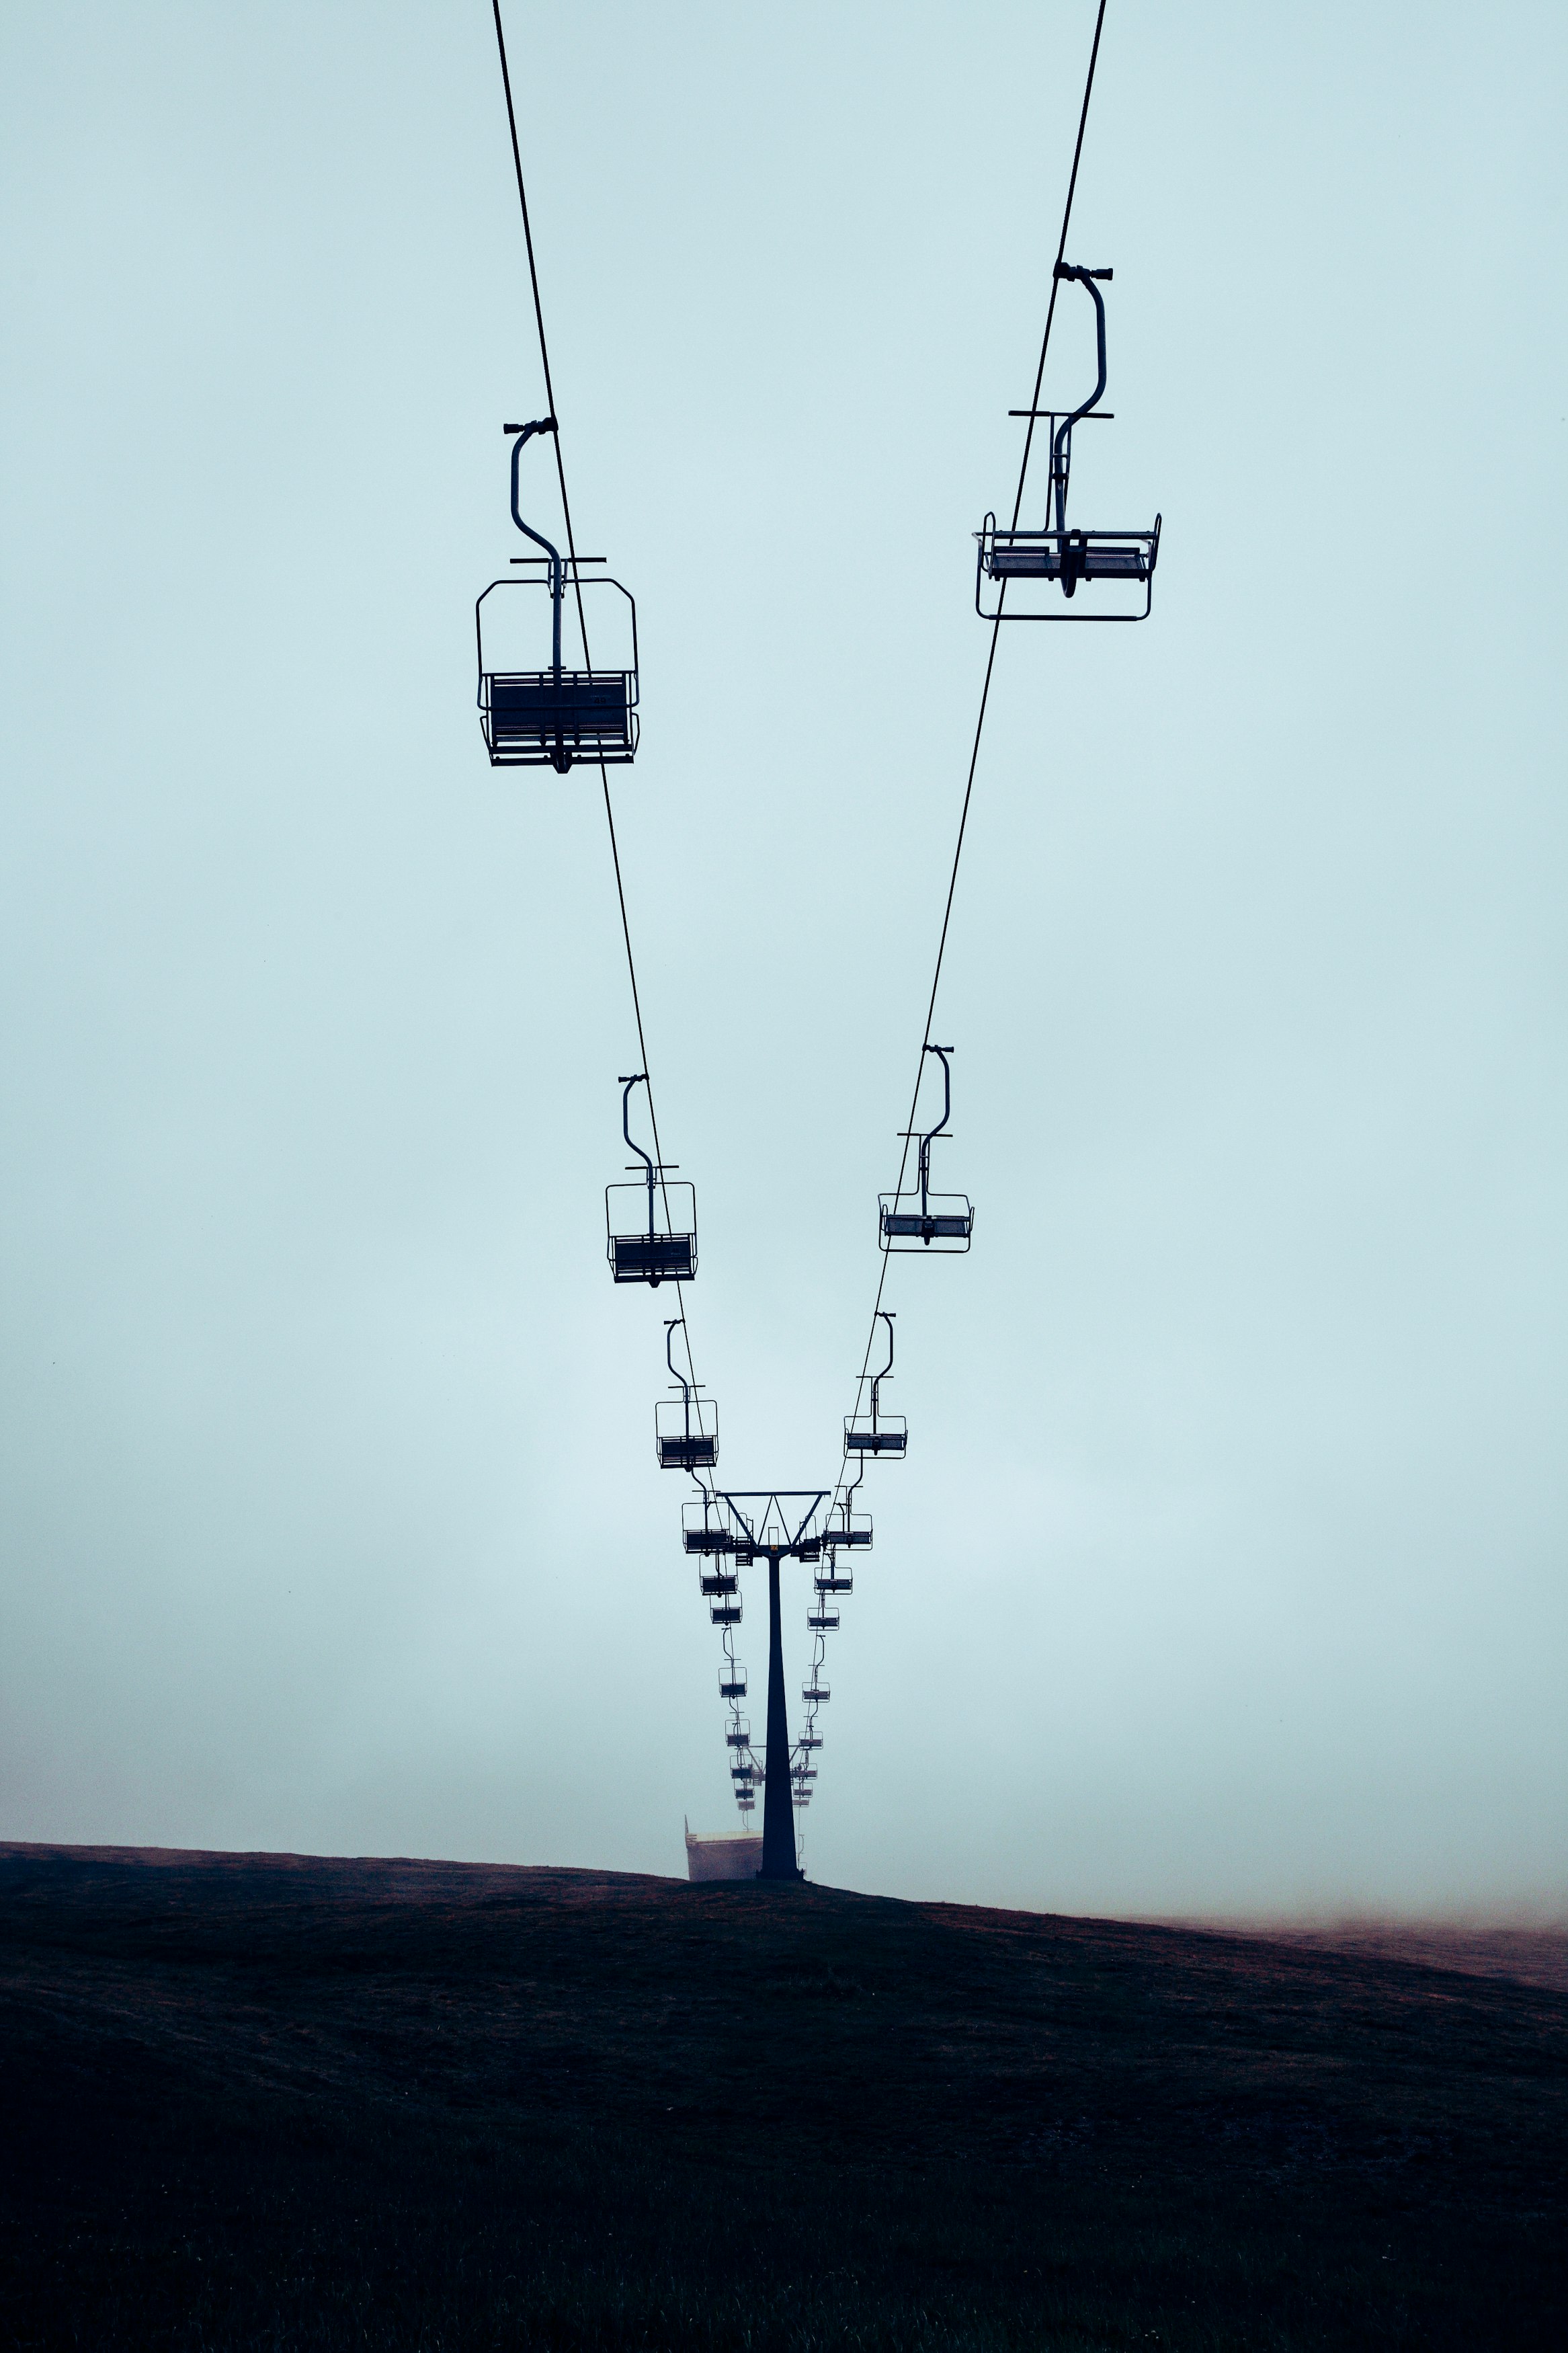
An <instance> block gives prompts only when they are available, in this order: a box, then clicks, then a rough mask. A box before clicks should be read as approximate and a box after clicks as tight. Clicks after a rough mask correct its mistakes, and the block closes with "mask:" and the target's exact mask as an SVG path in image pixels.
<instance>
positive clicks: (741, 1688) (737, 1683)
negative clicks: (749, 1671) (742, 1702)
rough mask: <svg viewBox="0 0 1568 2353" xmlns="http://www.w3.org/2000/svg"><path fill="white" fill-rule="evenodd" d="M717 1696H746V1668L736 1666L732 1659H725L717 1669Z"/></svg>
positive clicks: (726, 1697)
mask: <svg viewBox="0 0 1568 2353" xmlns="http://www.w3.org/2000/svg"><path fill="white" fill-rule="evenodd" d="M719 1696H720V1698H721V1699H744V1698H745V1696H746V1670H745V1668H744V1667H738V1666H737V1665H736V1664H735V1662H734V1660H733V1659H729V1660H727V1661H726V1662H725V1663H724V1665H723V1666H721V1668H720V1670H719Z"/></svg>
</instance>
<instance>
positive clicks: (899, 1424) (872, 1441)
mask: <svg viewBox="0 0 1568 2353" xmlns="http://www.w3.org/2000/svg"><path fill="white" fill-rule="evenodd" d="M877 1313H878V1314H879V1316H880V1317H881V1319H882V1321H883V1323H884V1324H886V1325H887V1327H888V1361H887V1363H886V1364H885V1365H884V1366H883V1367H882V1369H881V1371H880V1372H879V1373H875V1374H873V1375H872V1377H871V1410H870V1412H869V1414H859V1413H847V1414H846V1415H845V1417H844V1453H845V1457H846V1460H847V1459H848V1458H849V1457H850V1456H852V1455H853V1456H855V1457H856V1458H857V1459H858V1461H862V1462H864V1461H873V1462H879V1461H882V1460H883V1459H884V1458H885V1457H888V1456H891V1458H892V1460H893V1461H895V1462H898V1461H902V1460H903V1454H904V1448H905V1446H906V1445H907V1443H908V1436H909V1434H908V1432H907V1430H905V1427H904V1418H903V1416H902V1414H887V1413H884V1412H883V1411H882V1409H881V1395H882V1383H883V1382H884V1381H885V1380H886V1379H887V1378H888V1377H889V1374H890V1373H891V1371H892V1369H893V1318H892V1314H891V1313H890V1311H889V1309H887V1308H886V1307H879V1308H878V1310H877ZM867 1354H868V1355H869V1354H870V1351H869V1350H868V1351H867ZM862 1378H864V1376H863V1375H862Z"/></svg>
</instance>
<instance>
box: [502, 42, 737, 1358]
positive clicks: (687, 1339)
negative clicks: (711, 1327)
mask: <svg viewBox="0 0 1568 2353" xmlns="http://www.w3.org/2000/svg"><path fill="white" fill-rule="evenodd" d="M490 10H491V14H492V15H493V16H494V18H495V27H496V47H497V49H498V50H499V51H500V78H501V88H502V90H504V91H505V93H506V121H507V129H508V131H509V132H510V134H511V161H512V169H513V171H514V172H515V173H516V174H517V201H518V206H519V209H520V210H521V214H522V241H523V244H524V246H525V247H526V248H527V250H528V282H529V286H530V289H531V292H532V295H533V322H534V325H535V327H536V328H537V329H538V332H539V358H540V364H541V366H542V369H543V372H544V398H545V403H546V406H547V407H548V410H549V413H550V415H551V416H552V417H555V415H556V407H555V386H554V383H553V381H552V377H551V373H550V345H549V342H548V340H547V339H546V336H545V332H544V306H543V304H542V302H541V301H540V298H539V267H538V264H537V262H536V261H535V259H534V253H533V229H532V227H531V223H530V221H529V217H528V190H527V188H526V186H525V185H524V184H523V176H522V150H521V146H520V145H519V143H518V136H517V109H516V107H515V105H514V104H513V102H512V94H511V71H510V67H509V66H508V64H507V55H506V31H505V28H504V26H502V24H501V14H500V0H490ZM550 438H551V440H552V442H553V443H554V445H555V476H556V480H557V481H558V482H559V484H560V486H561V513H562V517H563V521H564V522H565V525H566V551H567V554H569V556H570V557H571V559H572V585H573V591H574V596H575V598H576V604H577V627H578V629H579V631H580V632H581V635H582V639H583V659H584V662H590V656H589V652H588V625H587V622H586V619H585V618H584V612H583V580H582V574H581V572H580V570H579V568H578V564H577V540H576V534H575V533H574V531H573V528H572V502H571V501H570V500H569V499H568V497H567V495H566V463H565V459H563V456H562V454H561V432H560V427H559V425H558V426H557V427H556V430H555V431H554V432H553V433H552V435H551V436H550ZM590 666H591V662H590ZM599 786H600V789H601V791H602V792H603V794H604V797H605V827H606V828H607V830H608V832H609V837H610V860H611V863H612V864H613V866H614V868H615V872H616V904H617V905H618V906H619V908H620V911H621V937H622V938H623V939H624V941H625V942H626V974H627V976H628V978H629V979H630V981H631V987H632V1012H633V1015H634V1017H635V1018H636V1021H637V1053H638V1055H639V1057H640V1059H641V1061H642V1067H643V1071H644V1072H645V1074H647V1076H646V1083H647V1113H648V1124H649V1125H650V1127H651V1128H652V1130H653V1156H654V1159H655V1161H656V1162H659V1163H662V1161H663V1159H664V1153H663V1150H662V1147H661V1146H660V1144H659V1140H658V1112H657V1110H656V1109H655V1106H654V1095H653V1078H652V1075H651V1073H650V1072H649V1071H648V1058H647V1038H646V1037H645V1035H644V1033H643V1018H642V994H641V991H640V990H639V989H638V987H637V957H636V956H635V955H634V954H633V952H632V927H631V923H630V921H629V919H628V917H627V914H626V884H625V881H623V879H622V875H621V851H620V844H619V843H618V841H617V840H616V817H615V810H614V808H613V807H612V806H611V803H610V780H609V777H608V776H606V774H605V763H604V761H603V760H601V761H600V762H599ZM660 1188H661V1190H662V1189H663V1179H662V1177H661V1179H660ZM665 1216H666V1218H667V1219H668V1216H669V1198H668V1193H666V1195H665ZM675 1290H676V1296H677V1298H678V1299H679V1301H680V1303H681V1315H682V1324H681V1339H682V1344H683V1345H684V1346H685V1349H686V1364H687V1370H688V1372H689V1376H690V1378H691V1381H692V1384H693V1386H695V1384H696V1380H697V1370H696V1366H694V1365H693V1363H692V1359H691V1335H690V1333H689V1329H688V1327H687V1326H686V1324H685V1321H684V1318H685V1312H686V1305H685V1293H684V1290H683V1287H682V1285H681V1284H680V1283H679V1282H678V1283H677V1284H676V1286H675Z"/></svg>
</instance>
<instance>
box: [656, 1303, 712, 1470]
mask: <svg viewBox="0 0 1568 2353" xmlns="http://www.w3.org/2000/svg"><path fill="white" fill-rule="evenodd" d="M685 1328H686V1318H685V1317H684V1316H683V1315H672V1316H670V1317H669V1318H668V1320H667V1321H666V1324H665V1327H664V1361H665V1363H666V1364H667V1365H668V1366H669V1369H670V1372H671V1374H672V1375H673V1377H674V1383H675V1387H676V1388H678V1389H679V1391H680V1403H679V1405H675V1404H660V1405H657V1406H655V1408H654V1428H655V1435H656V1437H657V1439H658V1467H659V1469H660V1470H661V1471H706V1470H711V1468H712V1466H713V1464H714V1463H715V1462H717V1461H718V1460H719V1409H718V1407H717V1406H716V1405H715V1404H714V1402H713V1400H712V1398H704V1397H700V1396H699V1395H698V1390H697V1383H696V1382H695V1381H689V1380H686V1379H684V1378H683V1377H682V1376H681V1375H680V1374H679V1373H678V1372H676V1369H675V1358H674V1356H673V1355H672V1354H671V1351H672V1349H673V1347H674V1345H675V1335H676V1333H677V1331H678V1330H679V1331H684V1330H685Z"/></svg>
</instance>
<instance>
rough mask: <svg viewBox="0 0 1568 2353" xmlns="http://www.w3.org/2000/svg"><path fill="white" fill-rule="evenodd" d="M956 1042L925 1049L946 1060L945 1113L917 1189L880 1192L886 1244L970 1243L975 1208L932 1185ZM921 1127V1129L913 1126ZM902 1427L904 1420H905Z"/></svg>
mask: <svg viewBox="0 0 1568 2353" xmlns="http://www.w3.org/2000/svg"><path fill="white" fill-rule="evenodd" d="M923 1051H924V1052H926V1053H928V1054H934V1055H935V1056H936V1058H937V1060H939V1061H940V1062H941V1064H942V1117H941V1118H940V1119H939V1120H938V1122H937V1124H936V1125H935V1126H934V1127H933V1128H931V1129H929V1130H928V1131H927V1132H926V1133H925V1134H923V1135H921V1148H920V1156H919V1162H918V1167H919V1183H918V1190H917V1191H915V1192H912V1193H903V1192H899V1193H883V1194H881V1195H880V1196H879V1210H880V1219H879V1223H880V1232H881V1242H882V1248H883V1249H884V1250H945V1251H961V1250H967V1249H968V1248H969V1243H970V1238H971V1236H972V1235H973V1231H974V1212H973V1209H972V1208H970V1206H969V1201H968V1198H967V1196H966V1195H964V1194H963V1193H933V1192H932V1191H931V1145H932V1144H933V1143H934V1141H935V1140H936V1138H937V1137H938V1136H939V1135H945V1134H946V1133H947V1123H948V1118H949V1115H950V1114H951V1113H952V1070H951V1069H950V1067H949V1064H948V1059H947V1058H948V1056H949V1055H950V1054H951V1053H952V1047H951V1046H927V1047H925V1048H924V1049H923ZM910 1132H911V1133H918V1131H910ZM900 1428H902V1424H901V1423H900Z"/></svg>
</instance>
